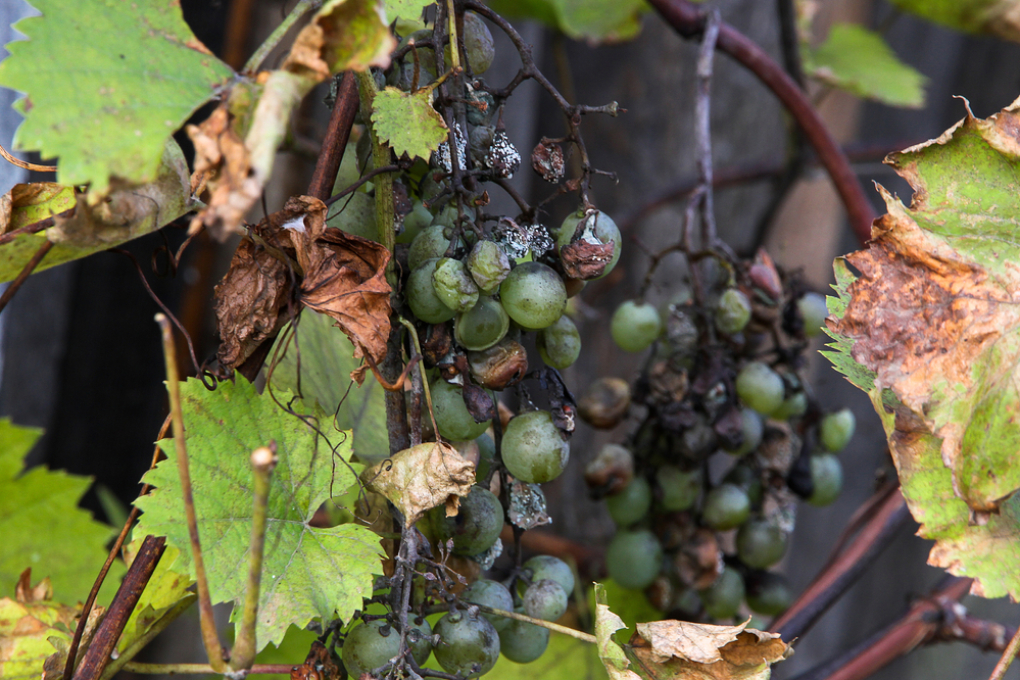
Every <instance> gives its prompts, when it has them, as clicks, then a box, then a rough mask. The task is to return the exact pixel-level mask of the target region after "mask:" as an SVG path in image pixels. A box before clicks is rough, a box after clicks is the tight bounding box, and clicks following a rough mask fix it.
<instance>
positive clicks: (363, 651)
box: [340, 619, 427, 678]
mask: <svg viewBox="0 0 1020 680" xmlns="http://www.w3.org/2000/svg"><path fill="white" fill-rule="evenodd" d="M398 653H400V633H398V632H397V631H396V630H395V629H394V628H393V627H392V626H390V625H389V624H388V623H387V622H386V620H385V619H376V620H374V621H366V622H365V623H360V624H358V625H357V626H355V627H354V628H351V630H350V632H349V633H347V637H345V638H344V647H343V650H342V651H341V653H340V656H341V658H342V659H343V662H344V667H345V668H346V669H347V672H348V674H350V676H351V677H354V678H358V677H361V675H362V673H369V672H371V671H373V670H375V669H376V668H379V667H381V666H385V665H386V664H387V663H389V661H390V659H392V658H393V657H395V656H396V655H397V654H398ZM426 658H427V657H426Z"/></svg>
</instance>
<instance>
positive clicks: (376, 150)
mask: <svg viewBox="0 0 1020 680" xmlns="http://www.w3.org/2000/svg"><path fill="white" fill-rule="evenodd" d="M357 75H358V90H359V92H360V94H361V107H362V113H361V116H362V118H363V119H365V120H371V114H372V106H373V105H374V104H375V94H376V92H378V89H377V88H376V85H375V79H374V78H373V77H372V74H371V72H369V71H364V72H361V73H358V74H357ZM368 129H369V132H370V134H371V135H372V164H373V165H374V166H375V167H377V168H382V167H385V166H387V165H390V164H391V162H390V147H389V146H388V145H387V144H386V142H383V141H381V140H380V139H379V137H378V135H376V133H375V127H374V126H373V125H369V126H368ZM375 215H376V223H377V225H378V229H379V243H381V244H382V245H383V247H384V248H386V250H388V251H390V252H391V253H392V252H393V248H394V247H395V246H396V243H397V233H396V231H394V228H393V176H392V175H390V174H389V173H382V174H380V175H379V179H377V180H376V181H375ZM386 281H387V282H388V283H389V284H390V286H392V287H394V288H396V283H397V279H396V274H395V270H394V268H393V258H392V257H391V258H390V261H389V264H387V265H386Z"/></svg>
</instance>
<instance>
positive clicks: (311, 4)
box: [241, 0, 323, 73]
mask: <svg viewBox="0 0 1020 680" xmlns="http://www.w3.org/2000/svg"><path fill="white" fill-rule="evenodd" d="M322 2H323V0H299V1H298V4H296V5H294V9H292V10H291V11H290V13H289V14H288V15H287V16H286V17H284V19H283V21H281V22H280V25H279V26H277V27H276V28H275V29H273V32H272V33H270V34H269V37H268V38H266V40H265V42H263V43H262V44H261V45H259V47H258V49H257V50H255V54H253V55H251V57H250V58H249V59H248V61H247V62H246V63H245V65H244V68H243V69H242V70H241V72H242V73H254V72H255V71H256V70H257V69H258V67H259V66H261V65H262V62H263V61H265V60H266V57H268V56H269V53H270V52H272V51H273V50H274V49H275V48H276V46H277V45H279V44H280V41H281V40H283V38H284V36H286V35H287V31H289V30H290V28H291V26H293V25H294V24H295V23H296V22H297V21H298V19H300V18H301V17H303V16H304V15H305V14H307V13H308V12H311V11H313V10H317V9H319V7H321V6H322Z"/></svg>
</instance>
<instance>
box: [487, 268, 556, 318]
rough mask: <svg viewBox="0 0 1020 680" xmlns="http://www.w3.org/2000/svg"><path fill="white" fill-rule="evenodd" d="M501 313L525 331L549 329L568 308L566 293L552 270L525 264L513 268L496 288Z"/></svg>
mask: <svg viewBox="0 0 1020 680" xmlns="http://www.w3.org/2000/svg"><path fill="white" fill-rule="evenodd" d="M499 295H500V300H501V301H502V303H503V309H505V310H506V313H507V314H509V315H510V318H511V319H513V320H514V321H516V322H517V323H518V324H520V325H521V326H522V327H524V328H528V329H533V330H539V329H542V328H545V327H546V326H551V325H552V324H553V323H555V322H556V320H557V319H559V318H560V316H561V315H562V314H563V308H564V307H566V306H567V289H566V287H565V286H564V285H563V280H562V279H561V278H560V277H559V274H557V273H556V272H555V271H553V269H552V267H549V266H547V265H544V264H540V263H538V262H525V263H523V264H520V265H518V266H517V267H516V268H514V270H513V271H511V272H510V274H509V275H508V276H507V277H506V279H505V280H504V281H503V283H501V284H500V286H499Z"/></svg>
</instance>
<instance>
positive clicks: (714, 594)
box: [700, 567, 744, 620]
mask: <svg viewBox="0 0 1020 680" xmlns="http://www.w3.org/2000/svg"><path fill="white" fill-rule="evenodd" d="M700 595H701V601H702V602H703V603H704V605H705V612H706V613H707V614H708V615H709V616H711V617H712V618H713V619H716V620H719V619H732V618H733V617H734V616H736V615H737V610H738V609H740V604H741V603H742V602H743V601H744V578H743V577H742V576H741V575H740V572H739V571H737V570H736V569H733V568H732V567H723V570H722V573H721V574H719V577H718V578H716V580H715V583H713V584H712V585H711V586H709V587H708V588H706V589H705V590H702V591H701V593H700Z"/></svg>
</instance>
